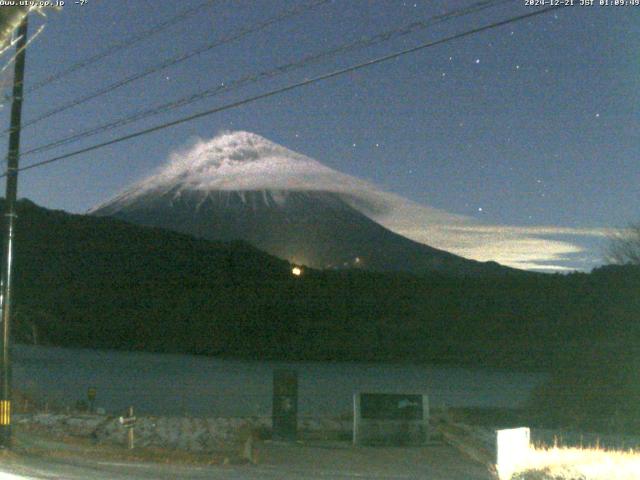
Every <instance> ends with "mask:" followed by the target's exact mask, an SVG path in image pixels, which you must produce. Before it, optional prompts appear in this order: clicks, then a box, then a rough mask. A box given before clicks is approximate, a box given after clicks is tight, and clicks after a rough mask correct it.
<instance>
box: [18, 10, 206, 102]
mask: <svg viewBox="0 0 640 480" xmlns="http://www.w3.org/2000/svg"><path fill="white" fill-rule="evenodd" d="M217 1H218V0H206V1H205V2H202V3H199V4H198V5H196V6H194V7H191V8H187V9H185V10H182V11H181V12H179V13H178V14H177V15H174V16H173V17H171V19H169V20H165V21H164V22H161V23H159V24H157V25H154V26H153V27H151V28H149V29H147V30H145V31H143V32H140V33H138V34H136V35H133V36H131V37H129V38H126V39H124V40H122V41H120V42H116V43H114V44H112V45H110V46H109V47H107V48H105V49H104V50H102V51H100V52H98V53H96V54H95V55H92V56H90V57H87V58H84V59H82V60H80V61H78V62H76V63H74V64H73V65H71V66H70V67H68V68H66V69H64V70H62V71H60V72H58V73H54V74H52V75H49V76H48V77H46V78H43V79H42V80H40V81H38V82H36V83H35V84H34V85H33V86H31V87H29V88H27V89H25V94H27V93H32V92H35V91H36V90H40V89H41V88H42V87H45V86H47V85H49V84H51V83H52V82H55V81H57V80H60V79H61V78H63V77H66V76H67V75H70V74H72V73H74V72H77V71H78V70H81V69H83V68H85V67H88V66H89V65H91V64H93V63H96V62H97V61H99V60H102V59H103V58H106V57H108V56H109V55H113V54H114V53H117V52H119V51H121V50H125V49H127V48H129V47H131V46H133V45H135V44H136V43H139V42H141V41H143V40H146V39H148V38H150V37H153V36H154V35H157V34H158V33H160V32H162V31H163V30H166V29H167V28H169V27H172V26H174V25H177V24H178V23H180V22H183V21H185V20H187V19H188V18H189V17H191V16H192V15H193V14H194V13H196V12H198V11H199V10H202V9H203V8H209V7H211V6H212V5H213V4H214V3H215V2H217Z"/></svg>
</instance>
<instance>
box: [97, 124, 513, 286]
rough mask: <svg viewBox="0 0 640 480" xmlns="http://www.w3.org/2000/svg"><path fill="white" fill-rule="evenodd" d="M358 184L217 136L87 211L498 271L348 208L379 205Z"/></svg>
mask: <svg viewBox="0 0 640 480" xmlns="http://www.w3.org/2000/svg"><path fill="white" fill-rule="evenodd" d="M354 186H355V187H356V190H357V189H359V190H360V191H361V192H362V194H361V195H360V196H358V195H356V197H357V198H354V194H353V190H354ZM369 190H370V187H369V186H368V184H366V182H363V181H360V180H358V179H354V178H353V177H349V176H347V175H343V174H341V173H339V172H335V171H333V170H331V169H329V168H327V167H325V166H323V165H321V164H320V163H318V162H316V161H315V160H312V159H310V158H308V157H305V156H303V155H300V154H297V153H295V152H291V151H290V150H287V149H285V148H283V147H281V146H278V145H276V144H274V143H272V142H269V141H268V140H266V139H264V138H262V137H260V136H258V135H254V134H250V133H246V132H236V133H230V134H223V135H221V136H219V137H217V138H215V139H213V140H212V141H211V142H209V143H205V144H201V145H199V146H197V147H196V148H195V153H193V152H192V153H191V154H190V155H181V154H177V155H174V157H173V158H172V160H171V162H170V163H169V165H167V166H166V167H165V168H164V169H163V170H161V171H160V172H159V173H157V174H156V175H154V176H152V177H150V178H148V179H146V180H144V181H142V182H139V183H137V184H135V185H133V186H132V187H131V188H129V189H128V190H127V191H125V192H124V193H123V194H121V195H119V196H118V197H116V198H114V199H113V200H111V201H108V202H106V203H105V204H103V205H100V206H98V207H97V208H95V209H93V210H92V211H91V212H90V213H92V214H93V215H97V216H113V217H116V218H120V219H122V220H126V221H129V222H132V223H136V224H140V225H150V226H156V227H161V228H167V229H170V230H174V231H178V232H182V233H187V234H191V235H195V236H197V237H200V238H207V239H210V240H238V239H239V240H245V241H247V242H249V243H251V244H252V245H254V246H256V247H257V248H259V249H261V250H264V251H266V252H269V253H271V254H273V255H275V256H277V257H279V258H283V259H287V260H289V261H291V262H294V263H298V264H304V265H309V266H312V267H316V268H344V267H350V268H354V267H355V268H365V269H369V270H377V271H407V272H414V273H424V272H430V271H440V272H445V273H456V274H482V273H505V272H508V271H509V269H506V268H504V267H500V266H498V265H497V264H495V263H493V262H489V263H480V262H476V261H472V260H467V259H463V258H461V257H458V256H456V255H453V254H450V253H448V252H445V251H443V250H438V249H435V248H432V247H429V246H427V245H423V244H420V243H417V242H414V241H412V240H409V239H407V238H405V237H403V236H401V235H398V234H396V233H394V232H392V231H390V230H388V229H386V228H384V227H383V226H381V225H380V224H378V223H376V222H374V221H373V220H371V219H370V218H369V217H367V216H366V215H365V214H363V213H361V211H360V210H359V209H357V208H356V207H355V206H354V205H358V204H359V205H362V204H365V206H366V208H369V209H371V208H384V206H382V207H381V206H380V205H375V198H373V199H372V198H370V197H371V195H370V193H369Z"/></svg>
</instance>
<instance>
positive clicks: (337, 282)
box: [14, 201, 640, 368]
mask: <svg viewBox="0 0 640 480" xmlns="http://www.w3.org/2000/svg"><path fill="white" fill-rule="evenodd" d="M15 267H16V268H15V274H16V322H15V326H14V331H15V335H16V336H17V338H18V339H19V340H20V341H33V340H34V337H35V339H36V340H37V341H38V342H40V343H47V344H54V345H67V346H83V347H94V348H118V349H140V350H149V351H158V352H190V353H196V354H207V355H233V356H243V357H251V358H281V359H331V360H384V361H418V362H422V361H425V362H438V363H454V364H475V365H491V366H504V367H514V368H515V367H518V368H520V367H522V368H547V367H548V366H549V365H550V364H552V362H553V359H554V358H555V357H556V355H557V354H558V353H560V352H564V353H566V351H568V350H571V349H578V350H579V349H581V348H582V345H585V344H592V343H593V342H600V341H602V342H605V341H609V340H610V339H611V338H614V337H615V336H616V335H618V334H622V335H635V334H636V333H637V331H638V329H639V327H638V326H637V324H638V323H640V322H638V321H637V312H638V311H640V300H639V298H640V296H639V295H638V294H637V292H638V291H640V272H639V271H638V269H634V268H604V269H601V270H598V271H596V272H594V273H591V274H572V275H567V276H560V275H531V276H528V275H518V276H502V275H498V276H484V277H478V276H474V277H453V276H445V275H442V274H430V275H426V276H414V275H409V274H402V273H370V272H364V271H315V270H306V271H305V272H304V273H303V275H302V276H300V277H295V276H293V275H291V270H290V268H291V267H290V265H289V264H288V263H287V262H285V261H282V260H278V259H276V258H275V257H272V256H269V255H267V254H264V253H262V252H260V251H258V250H256V249H255V248H253V247H250V246H248V245H247V244H243V243H219V242H210V241H205V240H198V239H195V238H192V237H189V236H186V235H181V234H177V233H171V232H167V231H164V230H160V229H155V228H147V227H140V226H135V225H130V224H127V223H125V222H122V221H118V220H114V219H110V218H99V217H93V216H83V215H71V214H67V213H65V212H61V211H50V210H46V209H43V208H40V207H38V206H36V205H34V204H33V203H31V202H28V201H21V202H20V204H19V218H18V224H17V243H16V264H15Z"/></svg>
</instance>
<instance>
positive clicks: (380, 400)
mask: <svg viewBox="0 0 640 480" xmlns="http://www.w3.org/2000/svg"><path fill="white" fill-rule="evenodd" d="M360 416H361V417H362V418H364V419H377V420H421V419H422V416H423V405H422V395H401V394H395V393H362V394H360Z"/></svg>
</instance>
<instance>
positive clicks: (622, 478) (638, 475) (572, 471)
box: [511, 446, 640, 480]
mask: <svg viewBox="0 0 640 480" xmlns="http://www.w3.org/2000/svg"><path fill="white" fill-rule="evenodd" d="M511 478H512V479H514V480H516V479H517V480H525V479H526V480H534V479H536V480H537V479H539V480H548V479H553V480H639V479H640V452H637V451H627V452H624V451H613V450H604V449H601V448H570V447H558V446H554V447H549V448H543V447H532V448H531V449H530V450H529V453H528V455H527V457H526V461H525V464H524V465H520V466H519V468H518V472H517V473H515V474H514V475H513V476H512V477H511Z"/></svg>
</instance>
